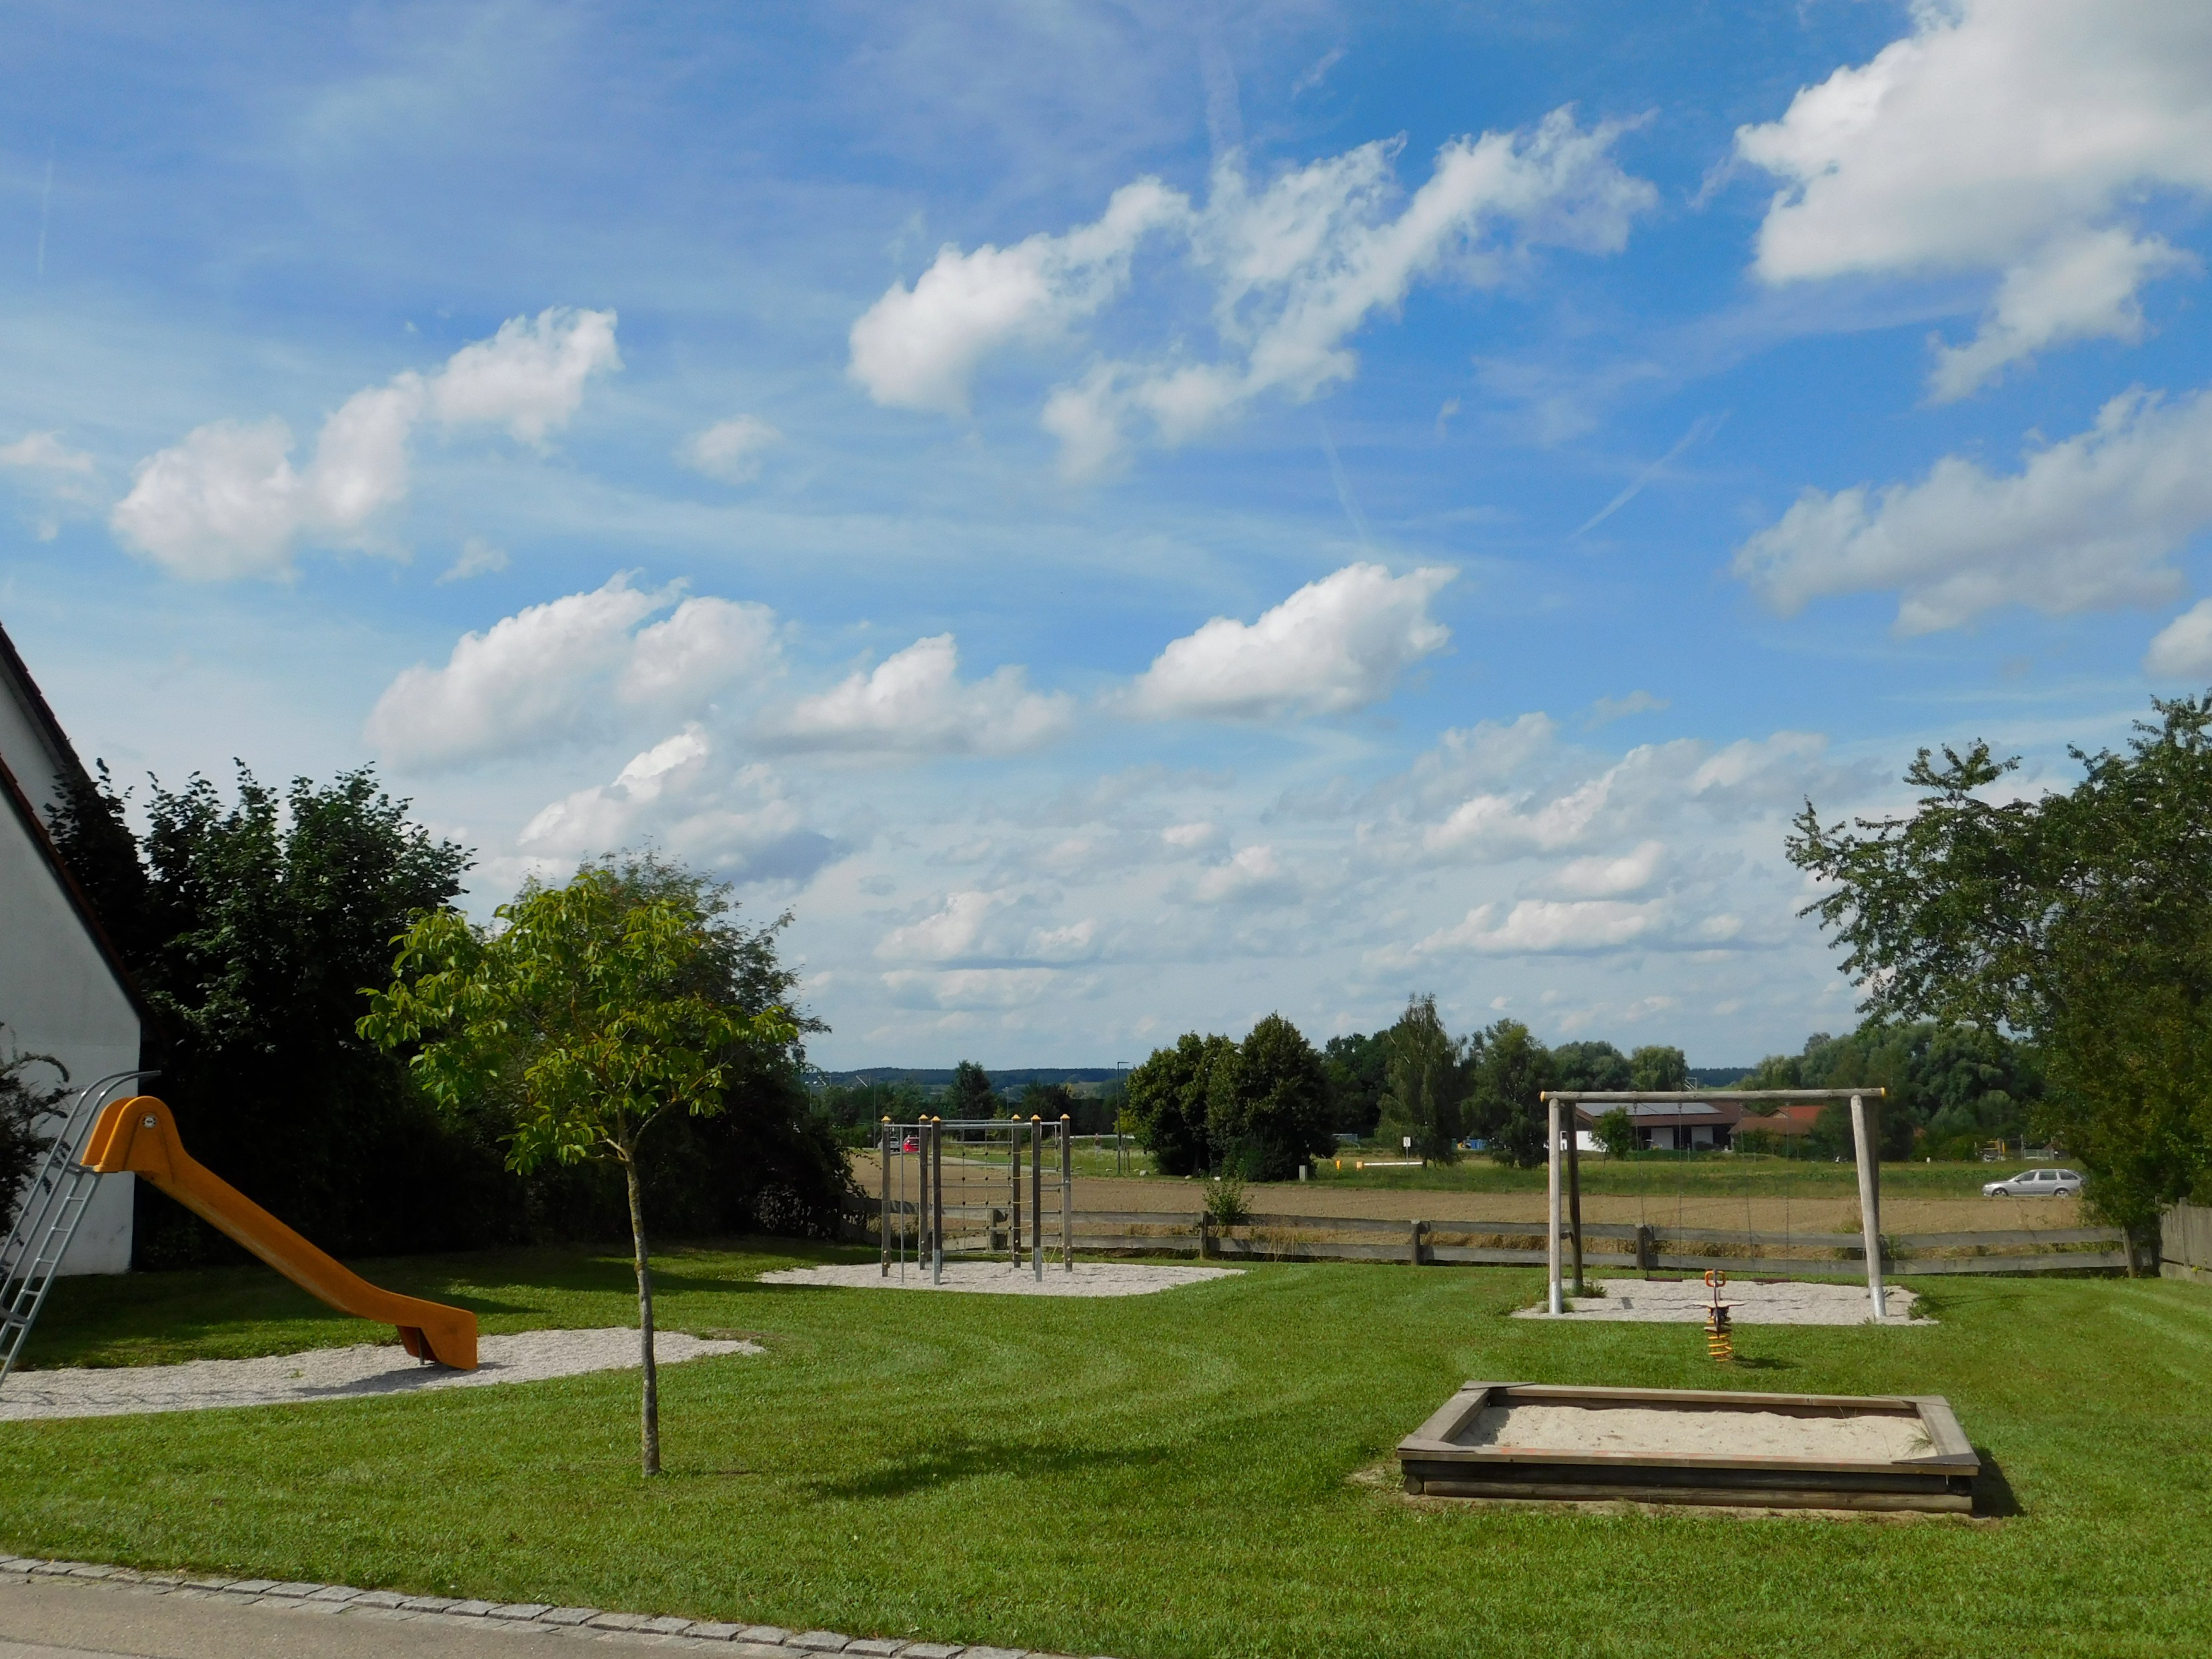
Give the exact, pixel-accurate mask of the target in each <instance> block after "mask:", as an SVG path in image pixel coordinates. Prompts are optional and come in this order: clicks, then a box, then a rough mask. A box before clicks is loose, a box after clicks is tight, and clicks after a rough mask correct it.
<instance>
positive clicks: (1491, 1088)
mask: <svg viewBox="0 0 2212 1659" xmlns="http://www.w3.org/2000/svg"><path fill="white" fill-rule="evenodd" d="M1469 1049H1470V1055H1469V1057H1470V1059H1471V1060H1472V1061H1473V1079H1472V1084H1473V1086H1472V1087H1471V1088H1470V1089H1469V1090H1468V1115H1469V1119H1470V1121H1472V1122H1473V1124H1474V1127H1476V1128H1478V1129H1480V1131H1481V1132H1482V1133H1483V1134H1484V1135H1485V1136H1486V1138H1487V1139H1488V1140H1489V1143H1490V1155H1491V1157H1492V1158H1495V1159H1497V1160H1498V1162H1499V1163H1500V1164H1511V1165H1512V1166H1514V1167H1515V1168H1516V1169H1523V1170H1525V1169H1531V1168H1534V1166H1535V1165H1537V1164H1541V1163H1543V1162H1544V1160H1545V1158H1546V1149H1545V1146H1544V1139H1545V1134H1546V1124H1547V1111H1546V1108H1545V1106H1544V1103H1543V1100H1542V1095H1543V1091H1545V1090H1547V1089H1548V1088H1550V1087H1552V1056H1551V1054H1550V1051H1549V1050H1547V1048H1545V1047H1544V1045H1543V1044H1542V1043H1541V1042H1538V1041H1537V1040H1536V1038H1535V1036H1534V1034H1533V1033H1532V1032H1530V1030H1528V1027H1527V1026H1525V1025H1523V1024H1522V1023H1521V1022H1520V1021H1519V1020H1517V1019H1501V1020H1499V1021H1498V1023H1497V1024H1495V1025H1492V1026H1491V1027H1490V1028H1489V1029H1488V1030H1486V1031H1484V1032H1482V1033H1481V1034H1480V1036H1479V1037H1478V1038H1476V1039H1474V1041H1473V1042H1470V1044H1469Z"/></svg>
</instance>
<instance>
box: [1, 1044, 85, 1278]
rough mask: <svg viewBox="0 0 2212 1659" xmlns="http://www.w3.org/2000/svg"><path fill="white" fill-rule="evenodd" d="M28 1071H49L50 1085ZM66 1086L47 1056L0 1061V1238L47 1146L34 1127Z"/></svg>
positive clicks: (62, 1072)
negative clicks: (38, 1067)
mask: <svg viewBox="0 0 2212 1659" xmlns="http://www.w3.org/2000/svg"><path fill="white" fill-rule="evenodd" d="M32 1066H44V1067H46V1068H47V1069H49V1070H51V1071H52V1073H53V1074H54V1079H55V1080H54V1081H52V1082H46V1081H45V1080H43V1079H36V1078H33V1076H31V1075H30V1068H31V1067H32ZM69 1080H70V1078H69V1072H68V1071H67V1069H66V1068H64V1066H63V1065H62V1063H61V1061H59V1060H56V1059H55V1058H54V1057H53V1056H52V1055H51V1054H9V1056H8V1058H7V1059H5V1060H0V1237H6V1236H7V1232H8V1229H9V1228H10V1227H12V1226H14V1225H15V1206H16V1205H17V1204H18V1203H19V1202H20V1201H21V1198H22V1194H23V1183H24V1182H27V1181H28V1180H29V1179H30V1178H31V1175H32V1172H33V1170H36V1169H37V1168H38V1167H39V1164H40V1160H41V1159H42V1158H45V1157H46V1150H47V1148H48V1147H49V1146H52V1144H53V1138H52V1136H51V1135H46V1134H42V1133H40V1124H41V1121H42V1120H43V1119H45V1118H46V1116H47V1115H48V1114H50V1113H51V1112H52V1111H53V1109H55V1108H56V1107H57V1106H59V1105H60V1104H61V1103H63V1102H64V1101H65V1100H67V1099H68V1098H69V1094H70V1091H69ZM0 1288H5V1287H4V1286H0Z"/></svg>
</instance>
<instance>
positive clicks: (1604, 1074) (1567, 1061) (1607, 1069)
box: [1552, 1042, 1632, 1093]
mask: <svg viewBox="0 0 2212 1659" xmlns="http://www.w3.org/2000/svg"><path fill="white" fill-rule="evenodd" d="M1552 1070H1553V1077H1554V1078H1555V1079H1557V1081H1555V1082H1554V1083H1553V1085H1552V1086H1553V1088H1555V1089H1577V1090H1589V1091H1600V1092H1605V1093H1617V1092H1619V1091H1622V1090H1625V1089H1627V1088H1630V1087H1632V1083H1631V1080H1630V1073H1629V1069H1628V1056H1627V1055H1626V1054H1622V1053H1621V1052H1620V1049H1618V1048H1614V1047H1613V1045H1612V1044H1611V1043H1610V1042H1563V1043H1561V1044H1560V1045H1559V1047H1558V1048H1554V1049H1553V1050H1552Z"/></svg>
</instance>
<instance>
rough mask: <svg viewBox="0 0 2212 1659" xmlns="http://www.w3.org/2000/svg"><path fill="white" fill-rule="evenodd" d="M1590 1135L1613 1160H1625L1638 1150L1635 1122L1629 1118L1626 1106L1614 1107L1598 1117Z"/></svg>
mask: <svg viewBox="0 0 2212 1659" xmlns="http://www.w3.org/2000/svg"><path fill="white" fill-rule="evenodd" d="M1592 1133H1595V1135H1596V1136H1597V1144H1598V1145H1599V1146H1602V1147H1604V1148H1605V1150H1606V1151H1607V1152H1608V1153H1610V1154H1611V1155H1612V1156H1613V1157H1614V1158H1626V1157H1627V1156H1628V1155H1629V1154H1630V1153H1631V1152H1635V1151H1637V1150H1638V1142H1637V1139H1636V1120H1635V1119H1634V1118H1632V1117H1631V1116H1629V1115H1628V1108H1627V1107H1626V1106H1615V1107H1613V1109H1611V1110H1610V1111H1607V1112H1606V1113H1605V1114H1603V1115H1601V1116H1600V1117H1599V1119H1598V1121H1597V1122H1596V1124H1595V1126H1594V1127H1593V1131H1592Z"/></svg>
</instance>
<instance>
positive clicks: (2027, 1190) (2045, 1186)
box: [1982, 1170, 2081, 1198]
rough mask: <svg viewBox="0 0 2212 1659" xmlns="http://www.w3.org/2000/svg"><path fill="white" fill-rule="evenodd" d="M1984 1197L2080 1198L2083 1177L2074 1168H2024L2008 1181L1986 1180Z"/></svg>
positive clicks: (1983, 1191)
mask: <svg viewBox="0 0 2212 1659" xmlns="http://www.w3.org/2000/svg"><path fill="white" fill-rule="evenodd" d="M1982 1196H1983V1197H1984V1198H2079V1197H2081V1176H2079V1175H2078V1174H2076V1173H2075V1171H2074V1170H2021V1172H2020V1173H2019V1174H2018V1175H2016V1176H2013V1177H2012V1178H2011V1179H2010V1180H2008V1181H1985V1182H1983V1183H1982Z"/></svg>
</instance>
